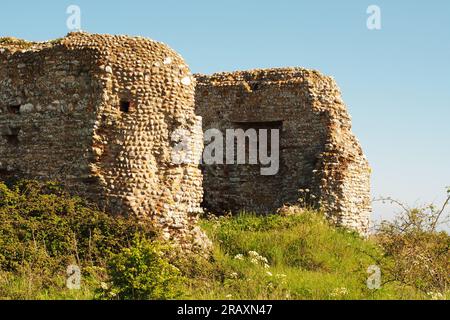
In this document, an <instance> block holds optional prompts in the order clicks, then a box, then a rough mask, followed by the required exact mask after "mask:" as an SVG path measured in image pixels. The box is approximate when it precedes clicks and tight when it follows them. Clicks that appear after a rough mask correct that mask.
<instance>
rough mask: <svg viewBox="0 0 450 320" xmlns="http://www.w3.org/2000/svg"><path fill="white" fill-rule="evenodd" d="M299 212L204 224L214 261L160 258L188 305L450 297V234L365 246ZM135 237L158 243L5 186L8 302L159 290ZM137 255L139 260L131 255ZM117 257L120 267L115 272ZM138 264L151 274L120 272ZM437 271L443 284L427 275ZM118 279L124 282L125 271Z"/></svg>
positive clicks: (151, 233) (25, 186) (57, 199)
mask: <svg viewBox="0 0 450 320" xmlns="http://www.w3.org/2000/svg"><path fill="white" fill-rule="evenodd" d="M291 213H293V214H291V215H269V216H265V217H261V216H255V215H252V214H250V213H242V214H240V215H238V216H235V217H222V218H213V219H204V220H202V221H201V223H200V224H201V226H202V228H203V229H204V230H205V231H206V233H207V234H208V236H209V237H210V239H211V240H212V242H213V252H212V255H211V257H210V259H205V258H202V257H200V256H191V255H184V254H182V255H179V254H178V255H177V254H176V250H169V251H170V252H172V253H173V254H170V257H168V256H164V255H163V254H162V252H161V255H160V257H161V259H160V260H161V261H160V262H161V263H163V264H164V265H167V266H168V267H169V264H171V265H173V266H176V267H178V269H179V270H180V271H181V274H180V279H179V280H182V281H180V285H179V289H180V290H178V288H176V289H177V290H176V291H177V296H178V291H179V292H180V294H181V296H180V298H184V299H212V300H215V299H243V300H247V299H275V300H276V299H283V300H284V299H299V300H302V299H340V300H345V299H430V298H432V296H434V297H435V298H436V297H437V298H445V297H446V298H447V299H448V298H450V294H449V292H448V289H447V288H448V279H447V280H446V281H445V279H444V278H445V277H446V275H447V274H448V270H449V269H448V268H449V264H448V263H447V261H448V257H449V248H450V237H449V236H448V234H434V233H425V235H426V237H425V236H423V234H422V233H419V237H416V236H415V233H412V234H406V235H402V234H395V233H394V234H391V233H389V232H387V233H384V234H378V235H377V237H374V238H373V239H363V238H361V237H360V236H359V235H357V234H356V233H353V232H349V231H348V230H346V229H341V228H336V227H333V226H331V225H330V224H329V223H328V222H327V221H326V219H325V218H324V216H323V214H322V213H320V212H315V211H302V210H293V211H292V212H291ZM136 235H139V236H140V237H143V238H145V239H147V240H148V241H150V244H149V246H151V248H153V247H152V244H153V243H156V242H154V241H155V239H157V232H156V231H155V230H153V229H152V228H151V227H150V226H149V224H142V223H140V222H139V221H137V220H135V219H131V218H123V217H122V218H120V217H112V216H110V215H108V214H107V213H104V212H100V211H98V210H96V209H95V208H92V207H90V206H89V205H87V204H86V203H85V202H84V201H82V200H81V199H79V198H76V197H75V198H74V197H70V196H69V195H67V194H66V193H64V192H63V191H62V189H61V188H60V187H59V186H58V185H56V184H53V183H44V184H42V183H38V182H35V181H23V182H20V183H17V184H15V185H14V186H12V187H9V186H7V185H5V184H3V183H0V299H38V300H45V299H71V300H72V299H75V300H77V299H96V298H105V295H103V296H102V295H100V293H101V292H103V293H104V292H109V291H108V290H110V289H111V288H113V289H114V288H116V287H117V285H118V284H119V285H122V286H123V288H124V289H127V286H128V285H130V283H129V282H127V281H128V280H129V279H128V278H126V279H125V278H124V279H125V280H126V281H122V283H121V284H120V283H116V284H115V285H116V287H114V286H112V287H111V285H113V283H111V281H112V280H113V278H114V277H111V274H112V272H111V271H113V270H114V267H116V269H117V270H119V271H120V270H124V271H123V272H124V274H129V275H131V276H132V277H131V276H130V277H131V278H130V277H129V278H130V279H132V280H133V281H132V283H131V285H134V286H135V287H139V288H140V287H141V286H142V285H143V284H151V285H152V284H153V282H152V281H153V280H155V279H156V277H155V276H153V274H152V273H149V272H147V273H145V272H143V273H142V272H141V271H139V270H144V271H145V270H147V269H148V270H153V269H151V268H146V266H147V265H148V266H155V265H156V264H155V259H153V258H152V255H147V256H142V254H143V253H145V250H144V251H142V248H141V249H139V248H136V247H134V245H133V243H134V241H133V239H135V237H136ZM413 240H414V241H413ZM383 244H384V247H382V246H381V245H383ZM424 245H425V246H424ZM155 248H156V246H155ZM383 248H384V249H383ZM393 249H395V250H393ZM412 249H414V250H413V251H411V250H412ZM152 250H153V249H152ZM150 251H151V250H150ZM130 252H131V253H134V254H132V255H130V254H125V255H124V253H130ZM152 252H153V251H152ZM410 252H415V253H414V254H412V255H411V254H410ZM117 254H121V255H120V256H117ZM114 257H115V258H114ZM117 257H120V258H121V259H119V262H121V264H119V265H118V264H117V263H116V264H114V261H116V262H117ZM145 257H147V258H148V259H147V258H145ZM424 257H425V258H426V260H424ZM138 258H139V259H138ZM130 259H131V260H130ZM133 259H135V260H136V259H137V260H136V261H145V262H144V265H141V268H138V265H137V264H136V263H134V262H131V265H132V266H134V267H125V269H123V268H122V267H121V266H123V265H128V264H129V262H130V261H134V260H133ZM163 260H164V261H163ZM423 261H426V262H427V263H428V264H427V265H425V267H422V266H424V263H423ZM111 262H113V263H112V264H111ZM166 262H167V264H166ZM152 263H153V265H152ZM69 264H76V265H78V266H80V268H81V270H82V279H81V289H80V290H69V289H67V288H66V279H67V274H66V270H67V266H68V265H69ZM372 265H378V266H379V267H380V268H381V271H382V277H381V281H382V283H383V284H382V287H381V288H380V289H378V290H370V289H369V288H368V286H367V284H366V282H367V279H368V277H369V274H368V272H367V270H368V267H369V266H372ZM411 265H415V266H416V268H415V269H414V270H413V269H411V268H409V266H411ZM417 266H419V267H420V268H417ZM393 267H395V268H393ZM429 267H430V268H431V269H430V268H429ZM396 268H397V269H396ZM399 268H400V269H399ZM156 269H158V268H156ZM156 269H155V270H156ZM422 269H423V270H422ZM117 270H116V271H117ZM148 270H147V271H148ZM429 270H434V271H433V272H435V274H436V276H433V277H431V278H430V277H428V278H427V277H425V276H423V275H424V273H423V272H425V274H428V273H429V272H428V271H429ZM127 272H128V273H127ZM119 273H120V272H119ZM141 273H142V274H141ZM177 273H178V271H177ZM163 278H164V277H163ZM115 279H116V280H117V279H121V278H120V274H117V272H116V275H115ZM124 279H122V280H124ZM392 279H394V280H395V281H392ZM411 279H412V280H411ZM436 279H438V280H439V279H441V280H443V281H438V282H436V281H435V280H436ZM135 280H136V281H135ZM163 280H164V279H162V280H161V281H160V282H161V283H163V282H164V281H163ZM156 282H158V281H156ZM423 282H425V283H423ZM157 284H158V285H159V282H158V283H157ZM105 286H106V287H105ZM121 288H122V287H121ZM152 288H153V287H152ZM421 288H422V289H421ZM423 288H424V289H423ZM439 288H443V289H439ZM116 289H117V288H116ZM105 290H106V291H105ZM420 290H421V291H420ZM439 292H440V293H439ZM445 292H447V293H446V294H445ZM106 298H116V299H117V298H118V297H117V296H114V295H111V296H106Z"/></svg>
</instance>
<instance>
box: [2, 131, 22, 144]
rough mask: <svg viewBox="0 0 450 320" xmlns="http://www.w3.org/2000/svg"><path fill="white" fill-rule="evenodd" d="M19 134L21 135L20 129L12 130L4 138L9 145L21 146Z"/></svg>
mask: <svg viewBox="0 0 450 320" xmlns="http://www.w3.org/2000/svg"><path fill="white" fill-rule="evenodd" d="M19 133H20V129H19V128H15V129H11V132H10V133H8V134H4V135H3V138H4V139H5V140H6V142H7V143H8V144H9V145H11V146H17V145H18V144H19Z"/></svg>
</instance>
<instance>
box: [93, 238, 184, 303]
mask: <svg viewBox="0 0 450 320" xmlns="http://www.w3.org/2000/svg"><path fill="white" fill-rule="evenodd" d="M169 249H170V248H169V247H168V246H167V245H164V244H161V243H159V242H156V241H155V242H151V241H148V240H147V239H145V238H141V237H136V238H135V239H134V242H133V244H132V246H131V247H129V248H124V249H122V250H121V251H120V252H119V253H118V254H114V255H113V256H112V257H111V259H110V261H109V263H108V275H109V277H110V285H109V286H105V288H104V290H103V292H102V293H101V297H103V298H115V299H121V300H130V299H138V300H166V299H175V298H177V297H179V296H180V295H181V293H182V292H181V287H182V285H183V281H184V280H183V278H182V276H181V272H180V270H179V269H178V268H176V267H175V266H174V265H172V264H171V263H170V262H169V261H168V259H167V258H166V257H165V255H166V254H168V251H169Z"/></svg>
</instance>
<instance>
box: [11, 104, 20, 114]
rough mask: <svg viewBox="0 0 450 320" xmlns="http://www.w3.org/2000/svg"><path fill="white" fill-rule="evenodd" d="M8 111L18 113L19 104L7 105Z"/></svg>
mask: <svg viewBox="0 0 450 320" xmlns="http://www.w3.org/2000/svg"><path fill="white" fill-rule="evenodd" d="M8 112H9V113H13V114H19V113H20V104H19V105H10V106H8Z"/></svg>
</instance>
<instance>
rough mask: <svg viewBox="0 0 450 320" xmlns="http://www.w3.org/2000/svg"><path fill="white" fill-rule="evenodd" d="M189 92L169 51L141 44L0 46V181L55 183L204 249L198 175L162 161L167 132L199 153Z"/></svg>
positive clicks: (189, 82) (93, 39) (86, 41)
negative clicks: (182, 134)
mask: <svg viewBox="0 0 450 320" xmlns="http://www.w3.org/2000/svg"><path fill="white" fill-rule="evenodd" d="M194 86H195V80H194V79H193V77H192V76H191V74H190V71H189V68H188V67H187V66H186V64H185V63H184V61H183V60H182V58H181V57H180V56H179V55H178V54H177V53H175V52H174V51H173V50H171V49H169V48H168V47H167V46H166V45H164V44H161V43H157V42H155V41H152V40H148V39H144V38H130V37H125V36H107V35H90V34H86V33H72V34H69V35H68V36H67V37H66V38H63V39H60V40H56V41H53V42H48V43H26V42H23V41H18V40H13V39H3V40H2V41H0V130H1V139H0V178H2V179H5V178H8V177H10V176H21V177H28V178H40V179H52V180H57V181H61V182H63V183H64V184H65V185H66V187H67V188H68V189H69V190H70V191H71V192H74V193H77V194H80V195H82V196H85V197H87V198H88V199H90V200H93V201H95V202H96V203H98V205H99V206H100V207H101V208H104V209H105V210H107V211H108V212H111V213H113V214H125V215H136V216H139V217H142V218H150V220H151V221H152V223H154V224H155V225H156V226H157V227H159V229H160V230H161V231H162V234H163V235H164V237H165V238H168V239H173V240H176V241H178V242H179V243H180V244H181V245H182V246H183V247H184V248H186V249H193V248H205V247H207V246H209V242H208V240H207V239H206V237H205V236H204V235H203V233H202V232H201V231H200V230H199V228H198V227H197V225H196V222H197V219H198V214H199V213H200V212H201V208H200V202H201V199H202V187H201V184H202V176H201V172H200V170H199V169H198V165H197V163H195V161H192V162H191V163H184V164H175V163H173V161H172V158H171V152H172V149H173V146H174V144H175V142H174V141H172V140H171V137H172V134H173V133H174V132H175V131H176V130H177V129H184V130H186V131H187V132H188V133H189V135H190V136H191V137H193V142H192V144H193V145H195V146H196V148H197V149H201V147H202V139H201V127H200V124H199V123H200V122H199V119H198V118H197V117H196V116H195V114H194ZM190 156H191V157H192V158H194V157H195V155H194V154H192V155H190ZM193 160H194V159H193Z"/></svg>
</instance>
